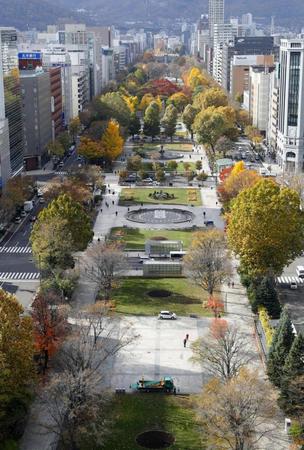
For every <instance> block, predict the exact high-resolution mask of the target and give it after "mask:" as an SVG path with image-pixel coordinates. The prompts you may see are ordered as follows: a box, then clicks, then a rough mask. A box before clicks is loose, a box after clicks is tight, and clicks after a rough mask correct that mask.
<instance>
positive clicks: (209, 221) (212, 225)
mask: <svg viewBox="0 0 304 450" xmlns="http://www.w3.org/2000/svg"><path fill="white" fill-rule="evenodd" d="M204 225H206V227H210V228H212V227H214V222H213V220H205V221H204Z"/></svg>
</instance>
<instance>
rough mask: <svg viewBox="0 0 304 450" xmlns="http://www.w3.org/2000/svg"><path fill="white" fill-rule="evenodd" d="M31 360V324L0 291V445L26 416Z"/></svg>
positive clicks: (11, 300) (9, 298)
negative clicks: (23, 416)
mask: <svg viewBox="0 0 304 450" xmlns="http://www.w3.org/2000/svg"><path fill="white" fill-rule="evenodd" d="M33 357H34V341H33V330H32V321H31V319H30V317H28V316H25V315H24V310H23V308H22V306H21V305H20V303H19V302H18V301H17V299H16V297H15V296H13V295H11V294H9V293H7V292H5V291H3V290H2V289H0V417H1V420H0V442H4V441H5V439H6V438H8V437H9V438H12V436H14V432H15V429H14V427H15V424H16V422H17V421H18V420H19V421H20V416H18V414H20V413H21V411H22V410H23V411H24V415H25V413H26V409H27V395H26V392H27V390H28V388H29V386H31V383H33V381H34V367H33ZM16 409H18V410H16Z"/></svg>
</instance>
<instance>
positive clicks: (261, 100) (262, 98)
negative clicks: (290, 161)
mask: <svg viewBox="0 0 304 450" xmlns="http://www.w3.org/2000/svg"><path fill="white" fill-rule="evenodd" d="M273 71H274V66H272V67H265V66H252V67H250V70H249V114H250V117H251V119H252V125H253V126H255V127H257V128H258V129H259V130H260V131H262V132H264V133H266V130H267V125H268V116H269V92H270V80H271V73H272V72H273Z"/></svg>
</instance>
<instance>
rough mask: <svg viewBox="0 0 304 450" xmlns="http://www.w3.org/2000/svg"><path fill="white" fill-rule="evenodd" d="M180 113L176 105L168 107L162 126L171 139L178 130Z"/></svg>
mask: <svg viewBox="0 0 304 450" xmlns="http://www.w3.org/2000/svg"><path fill="white" fill-rule="evenodd" d="M177 116H178V112H177V109H176V108H175V106H174V105H168V106H167V108H166V111H165V114H164V117H163V118H162V121H161V124H162V126H163V127H164V129H165V135H166V136H168V137H170V138H171V141H172V137H173V135H174V133H175V130H176V123H177Z"/></svg>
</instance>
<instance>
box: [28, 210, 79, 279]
mask: <svg viewBox="0 0 304 450" xmlns="http://www.w3.org/2000/svg"><path fill="white" fill-rule="evenodd" d="M30 240H31V244H32V251H33V256H34V259H35V261H36V263H37V265H38V267H39V269H40V270H44V271H46V272H48V273H52V272H53V271H54V270H55V269H60V270H64V269H68V268H70V267H73V265H74V260H73V257H72V251H73V239H72V234H71V231H70V230H69V228H68V222H67V220H66V219H62V218H60V217H57V216H56V217H48V219H47V220H41V219H40V217H39V219H38V220H37V222H36V223H35V225H34V227H33V230H32V233H31V237H30Z"/></svg>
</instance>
